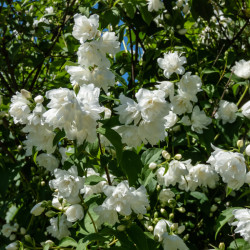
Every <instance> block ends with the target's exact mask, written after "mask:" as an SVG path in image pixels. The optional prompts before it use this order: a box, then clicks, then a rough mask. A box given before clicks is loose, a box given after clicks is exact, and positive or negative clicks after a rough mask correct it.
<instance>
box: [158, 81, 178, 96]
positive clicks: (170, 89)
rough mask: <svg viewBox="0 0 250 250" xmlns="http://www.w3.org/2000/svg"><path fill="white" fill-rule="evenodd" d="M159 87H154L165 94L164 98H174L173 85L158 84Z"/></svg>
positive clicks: (167, 82)
mask: <svg viewBox="0 0 250 250" xmlns="http://www.w3.org/2000/svg"><path fill="white" fill-rule="evenodd" d="M158 83H160V84H159V85H155V87H156V88H157V89H159V90H161V91H163V92H164V93H165V98H167V97H169V98H172V97H173V96H174V83H172V82H169V81H163V82H158Z"/></svg>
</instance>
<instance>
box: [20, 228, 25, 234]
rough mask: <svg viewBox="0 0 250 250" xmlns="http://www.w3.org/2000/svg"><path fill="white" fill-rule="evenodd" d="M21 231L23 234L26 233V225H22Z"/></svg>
mask: <svg viewBox="0 0 250 250" xmlns="http://www.w3.org/2000/svg"><path fill="white" fill-rule="evenodd" d="M20 233H21V234H22V235H25V234H26V229H25V228H24V227H21V228H20Z"/></svg>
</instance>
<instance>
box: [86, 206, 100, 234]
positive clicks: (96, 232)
mask: <svg viewBox="0 0 250 250" xmlns="http://www.w3.org/2000/svg"><path fill="white" fill-rule="evenodd" d="M87 214H88V215H89V217H90V219H91V221H92V223H93V226H94V229H95V232H96V233H98V230H97V228H96V225H95V222H94V220H93V217H92V215H91V214H90V212H89V211H88V212H87Z"/></svg>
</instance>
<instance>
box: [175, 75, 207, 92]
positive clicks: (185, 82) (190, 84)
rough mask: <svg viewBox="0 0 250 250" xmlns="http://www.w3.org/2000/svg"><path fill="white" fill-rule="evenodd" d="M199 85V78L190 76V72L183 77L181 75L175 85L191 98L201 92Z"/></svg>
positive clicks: (200, 83)
mask: <svg viewBox="0 0 250 250" xmlns="http://www.w3.org/2000/svg"><path fill="white" fill-rule="evenodd" d="M201 85H202V82H201V79H200V77H199V76H196V75H191V72H187V73H186V74H185V75H183V76H182V78H181V80H180V82H178V83H177V86H178V87H179V88H180V89H181V90H182V91H183V92H186V93H188V94H189V95H191V96H194V95H196V94H197V93H198V92H200V91H202V89H201Z"/></svg>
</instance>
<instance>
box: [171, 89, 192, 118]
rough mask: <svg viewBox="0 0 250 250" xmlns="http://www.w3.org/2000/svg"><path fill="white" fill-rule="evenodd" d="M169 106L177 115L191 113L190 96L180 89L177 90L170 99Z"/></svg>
mask: <svg viewBox="0 0 250 250" xmlns="http://www.w3.org/2000/svg"><path fill="white" fill-rule="evenodd" d="M171 106H172V111H173V112H174V113H175V114H177V115H182V114H184V113H191V112H192V109H193V105H192V103H191V102H190V96H188V95H187V94H186V93H184V92H182V91H180V90H178V95H176V96H174V97H173V98H172V99H171Z"/></svg>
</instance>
